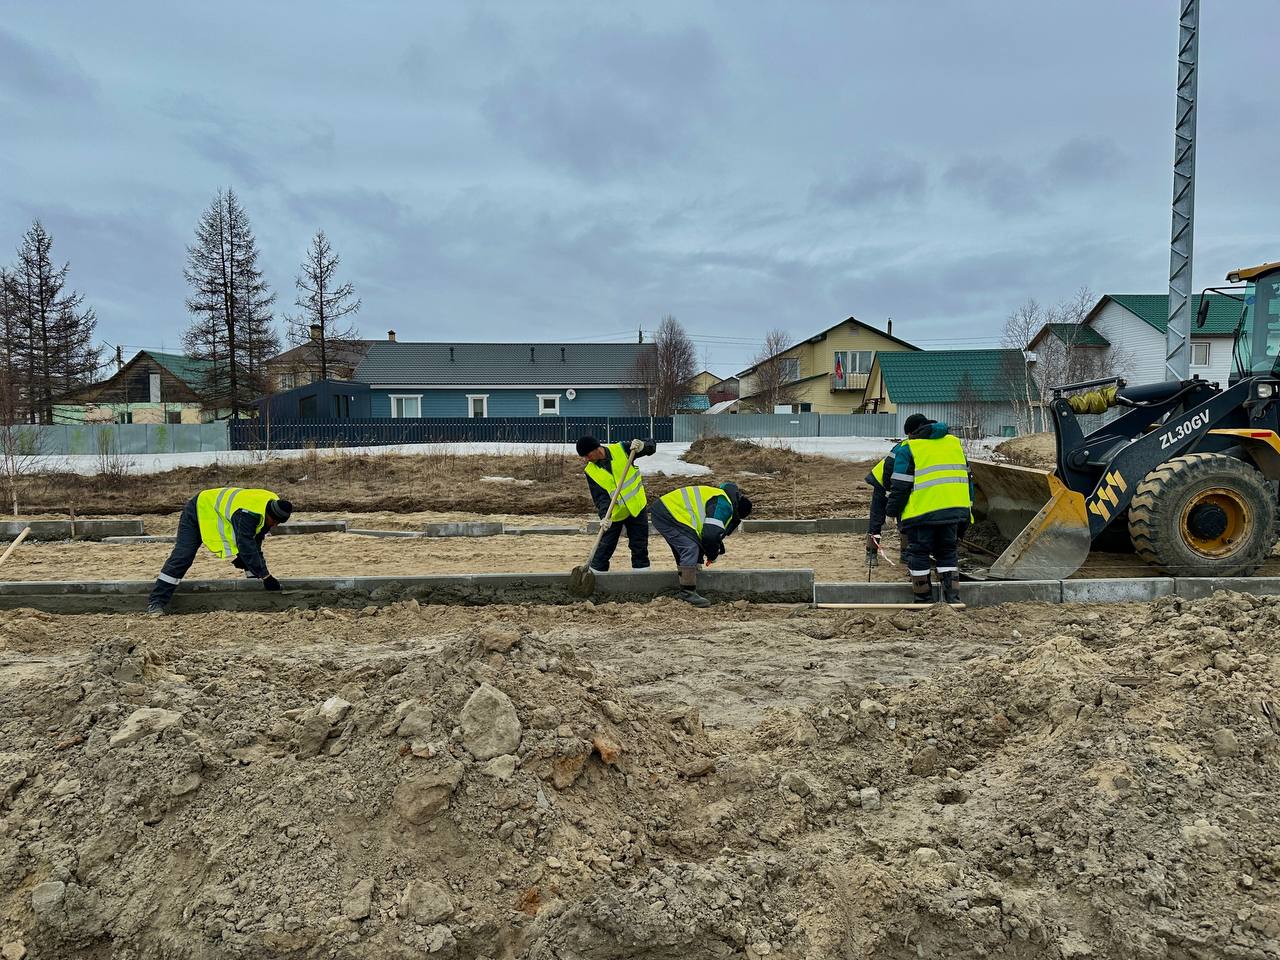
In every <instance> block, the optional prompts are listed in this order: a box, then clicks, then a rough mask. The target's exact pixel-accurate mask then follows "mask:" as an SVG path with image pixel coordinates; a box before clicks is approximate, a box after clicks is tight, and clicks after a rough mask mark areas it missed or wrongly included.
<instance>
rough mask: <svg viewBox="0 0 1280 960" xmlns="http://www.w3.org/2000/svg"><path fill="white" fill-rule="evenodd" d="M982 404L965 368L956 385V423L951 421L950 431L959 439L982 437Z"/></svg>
mask: <svg viewBox="0 0 1280 960" xmlns="http://www.w3.org/2000/svg"><path fill="white" fill-rule="evenodd" d="M983 411H984V404H983V402H982V397H981V396H980V395H979V394H978V388H977V387H976V386H974V383H973V378H972V377H970V376H969V371H968V370H966V371H965V372H964V373H963V374H962V375H961V377H960V383H959V384H957V386H956V403H955V414H956V420H958V421H959V422H958V423H953V424H951V425H950V426H951V427H952V433H954V434H955V435H956V436H957V437H959V438H960V439H961V440H978V439H981V437H982V428H983V423H982V421H983V416H982V414H983Z"/></svg>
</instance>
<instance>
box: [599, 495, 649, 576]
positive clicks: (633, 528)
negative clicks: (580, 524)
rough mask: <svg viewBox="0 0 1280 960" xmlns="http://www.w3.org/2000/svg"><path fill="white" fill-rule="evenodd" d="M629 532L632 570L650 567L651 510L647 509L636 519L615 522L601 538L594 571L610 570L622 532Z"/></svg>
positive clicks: (628, 539)
mask: <svg viewBox="0 0 1280 960" xmlns="http://www.w3.org/2000/svg"><path fill="white" fill-rule="evenodd" d="M623 530H626V531H627V546H628V547H630V548H631V569H632V570H643V569H644V568H645V567H647V566H649V508H648V507H645V508H644V509H643V510H641V511H640V512H639V513H638V514H636V515H635V516H634V517H627V518H626V519H625V520H615V521H613V524H612V526H610V527H609V529H608V530H606V531H605V532H604V536H602V537H601V538H600V545H599V546H598V547H596V552H595V555H594V556H593V557H592V558H591V569H592V570H600V571H604V570H608V569H609V560H610V558H612V557H613V551H615V550H617V549H618V540H619V539H620V538H621V537H622V531H623Z"/></svg>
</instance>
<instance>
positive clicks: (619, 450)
mask: <svg viewBox="0 0 1280 960" xmlns="http://www.w3.org/2000/svg"><path fill="white" fill-rule="evenodd" d="M577 449H578V456H580V457H581V458H582V461H583V469H584V470H585V471H586V474H587V491H588V492H589V493H590V494H591V499H592V500H593V501H594V502H595V505H596V513H598V514H599V515H600V525H601V527H602V528H603V529H602V530H601V531H600V539H599V541H598V542H597V543H596V551H595V553H594V554H593V555H592V557H591V562H590V567H591V569H592V570H594V571H595V572H596V573H603V572H604V571H606V570H608V569H609V560H610V558H611V557H612V556H613V552H614V551H615V550H616V549H618V540H619V539H620V538H621V536H622V531H623V530H626V531H627V546H628V547H629V548H630V549H631V568H632V569H633V570H643V569H645V568H646V567H648V566H649V511H648V498H647V497H646V496H645V492H644V478H643V477H641V476H640V471H639V470H637V469H636V468H635V467H634V466H631V465H630V464H632V463H634V462H635V461H636V460H639V459H640V458H641V457H648V456H652V454H653V453H654V451H655V450H657V449H658V445H657V444H656V443H654V442H653V441H652V440H639V439H636V440H632V441H631V442H630V443H628V444H621V443H609V444H602V443H601V442H600V441H599V440H597V439H596V438H595V437H592V436H585V437H579V438H578V445H577ZM628 454H631V457H630V460H628V456H627V455H628ZM619 486H621V488H622V489H621V491H619V493H618V496H617V497H616V498H615V497H614V496H613V493H614V491H615V490H618V487H619ZM611 505H612V506H611Z"/></svg>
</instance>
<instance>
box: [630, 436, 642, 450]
mask: <svg viewBox="0 0 1280 960" xmlns="http://www.w3.org/2000/svg"><path fill="white" fill-rule="evenodd" d="M630 450H631V452H632V453H644V441H643V440H640V439H638V438H637V439H635V440H632V441H631V447H630Z"/></svg>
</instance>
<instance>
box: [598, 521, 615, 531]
mask: <svg viewBox="0 0 1280 960" xmlns="http://www.w3.org/2000/svg"><path fill="white" fill-rule="evenodd" d="M612 526H613V518H612V517H602V518H601V519H600V532H601V533H604V532H605V531H606V530H608V529H609V528H610V527H612Z"/></svg>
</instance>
